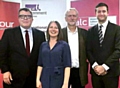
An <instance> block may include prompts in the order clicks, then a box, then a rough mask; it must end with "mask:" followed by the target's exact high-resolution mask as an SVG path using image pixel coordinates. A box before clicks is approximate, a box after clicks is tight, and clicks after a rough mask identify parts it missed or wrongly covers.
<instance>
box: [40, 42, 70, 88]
mask: <svg viewBox="0 0 120 88" xmlns="http://www.w3.org/2000/svg"><path fill="white" fill-rule="evenodd" d="M38 66H42V67H43V69H42V73H41V78H40V80H41V82H42V88H61V87H62V85H63V81H64V70H65V67H71V53H70V48H69V45H68V44H67V43H66V42H65V41H58V42H57V43H56V44H55V46H54V47H53V48H52V49H50V47H49V43H48V42H43V43H42V45H41V47H40V52H39V58H38Z"/></svg>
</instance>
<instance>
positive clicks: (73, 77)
mask: <svg viewBox="0 0 120 88" xmlns="http://www.w3.org/2000/svg"><path fill="white" fill-rule="evenodd" d="M77 19H78V11H77V10H76V9H75V8H70V9H69V10H68V11H66V14H65V20H66V22H67V27H65V28H63V29H62V32H63V38H64V40H65V41H66V42H68V44H69V45H70V49H71V57H72V60H71V61H72V68H71V72H70V79H69V85H71V88H85V85H86V84H87V83H88V75H87V73H88V63H87V57H86V36H87V31H86V30H85V29H82V28H79V27H77V26H76V22H77Z"/></svg>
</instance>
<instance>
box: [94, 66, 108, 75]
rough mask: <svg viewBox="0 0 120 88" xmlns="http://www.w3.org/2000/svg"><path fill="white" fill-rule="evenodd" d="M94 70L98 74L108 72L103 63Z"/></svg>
mask: <svg viewBox="0 0 120 88" xmlns="http://www.w3.org/2000/svg"><path fill="white" fill-rule="evenodd" d="M94 71H95V73H96V74H97V75H105V74H106V73H107V72H106V70H105V69H104V67H103V66H101V65H97V66H95V68H94Z"/></svg>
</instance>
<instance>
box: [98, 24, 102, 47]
mask: <svg viewBox="0 0 120 88" xmlns="http://www.w3.org/2000/svg"><path fill="white" fill-rule="evenodd" d="M102 27H103V26H102V25H101V26H100V28H99V29H98V35H99V42H100V47H102V42H103V33H102Z"/></svg>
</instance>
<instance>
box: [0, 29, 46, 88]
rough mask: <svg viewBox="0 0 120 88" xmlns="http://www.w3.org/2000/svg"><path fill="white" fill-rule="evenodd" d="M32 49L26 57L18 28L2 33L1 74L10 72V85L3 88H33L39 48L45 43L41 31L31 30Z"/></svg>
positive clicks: (0, 45)
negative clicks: (11, 79)
mask: <svg viewBox="0 0 120 88" xmlns="http://www.w3.org/2000/svg"><path fill="white" fill-rule="evenodd" d="M32 33H33V48H32V51H31V53H30V56H29V57H28V56H27V53H26V49H25V46H24V41H23V37H22V33H21V29H20V27H15V28H9V29H6V30H5V31H4V34H3V36H2V39H1V44H0V63H1V70H2V73H4V72H7V71H10V72H11V74H12V78H13V81H12V85H10V86H8V85H5V84H4V88H24V87H26V88H35V87H36V72H37V60H38V53H39V47H40V45H41V43H42V42H43V41H45V35H44V33H43V32H42V31H39V30H37V29H35V28H32Z"/></svg>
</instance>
